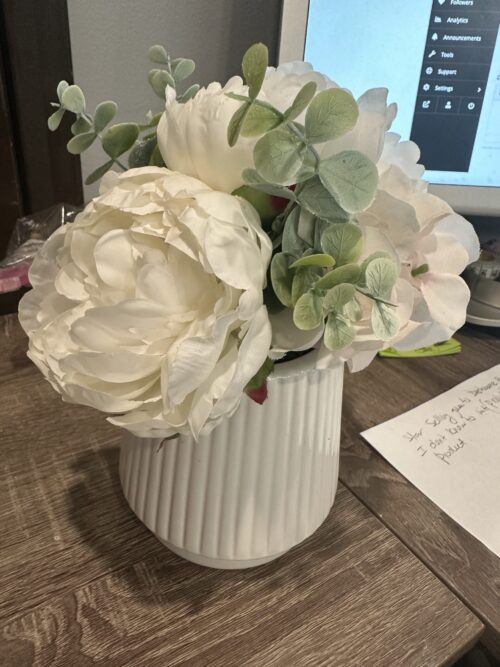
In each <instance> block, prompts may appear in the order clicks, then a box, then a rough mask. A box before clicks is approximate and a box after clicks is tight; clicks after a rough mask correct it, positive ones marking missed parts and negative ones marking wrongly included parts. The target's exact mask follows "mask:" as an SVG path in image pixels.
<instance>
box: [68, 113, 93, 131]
mask: <svg viewBox="0 0 500 667" xmlns="http://www.w3.org/2000/svg"><path fill="white" fill-rule="evenodd" d="M91 129H92V123H91V122H90V121H89V120H87V118H85V116H80V117H79V118H77V119H76V120H75V122H74V123H73V125H72V126H71V134H73V135H75V134H83V133H84V132H90V130H91Z"/></svg>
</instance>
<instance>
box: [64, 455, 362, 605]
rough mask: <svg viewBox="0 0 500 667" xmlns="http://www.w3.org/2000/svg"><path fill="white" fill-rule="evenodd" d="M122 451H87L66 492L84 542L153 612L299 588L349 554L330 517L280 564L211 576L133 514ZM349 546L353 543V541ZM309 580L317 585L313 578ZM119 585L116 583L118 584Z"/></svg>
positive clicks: (343, 528)
mask: <svg viewBox="0 0 500 667" xmlns="http://www.w3.org/2000/svg"><path fill="white" fill-rule="evenodd" d="M118 459H119V448H117V447H112V448H106V449H94V450H88V451H87V452H85V453H84V454H82V455H81V456H80V457H79V458H78V459H77V460H76V462H75V463H74V469H75V473H76V474H77V475H78V476H79V477H80V479H79V481H78V482H77V483H75V484H73V485H72V486H71V487H70V488H69V490H68V498H69V500H68V502H69V508H70V509H69V512H70V520H71V522H72V523H73V525H74V526H75V527H76V529H77V531H78V534H79V539H80V540H81V541H82V542H83V543H84V544H85V546H86V548H87V550H88V551H90V552H91V553H92V554H93V556H92V559H94V558H95V559H97V560H98V561H100V563H99V564H100V567H99V568H98V569H99V570H100V571H101V572H102V576H109V575H112V577H113V579H114V580H115V581H116V579H117V580H118V582H117V583H118V585H119V586H120V585H124V586H125V588H126V590H127V595H133V596H134V598H136V599H137V600H138V601H141V602H142V603H144V604H146V605H151V606H158V605H160V606H166V607H169V606H173V605H178V603H181V604H182V605H183V606H185V607H186V609H187V611H188V613H193V614H196V613H198V612H199V611H201V610H202V609H203V608H204V607H205V606H207V605H210V604H211V600H212V598H213V596H215V595H219V594H220V592H221V590H222V589H223V590H224V593H225V595H230V594H231V590H236V589H238V591H239V592H240V591H241V586H245V585H248V586H249V587H250V588H251V589H252V595H258V594H259V591H260V592H261V593H262V594H264V593H266V594H269V592H273V591H280V590H281V589H282V587H283V586H285V584H286V586H288V587H290V585H292V587H295V586H301V585H302V584H304V583H305V582H304V579H307V580H308V581H309V580H310V579H311V576H312V573H313V572H315V571H317V568H318V567H322V566H324V565H325V562H326V561H328V560H330V559H331V558H333V557H334V556H335V554H336V553H337V552H340V551H342V549H343V548H345V540H344V539H343V533H344V532H345V531H346V526H345V525H340V524H339V522H337V521H335V519H333V520H332V515H330V517H329V518H328V519H327V520H326V521H325V523H324V524H323V525H322V526H321V528H320V529H319V530H318V531H317V532H316V533H315V534H314V536H313V537H312V538H309V539H308V540H307V541H306V542H305V543H303V544H302V545H299V546H297V547H295V548H294V549H293V550H292V552H289V553H288V554H285V555H284V556H282V557H281V558H279V559H278V560H277V561H275V562H273V563H269V564H267V565H263V566H261V567H258V568H253V569H248V570H232V571H225V570H213V569H210V568H205V567H201V566H198V565H194V564H192V563H189V562H187V561H185V560H183V559H181V558H179V557H178V556H176V555H175V554H173V553H172V552H170V551H169V550H168V549H167V548H166V547H165V546H163V545H162V544H161V543H160V542H159V541H158V540H157V539H156V538H155V537H154V535H153V534H152V533H151V532H150V531H149V530H148V529H147V528H146V527H145V526H144V525H143V524H142V523H141V522H140V521H139V519H138V518H137V517H136V516H135V514H134V513H133V512H132V510H131V509H130V508H129V506H128V504H127V502H126V500H125V498H124V496H123V493H122V490H121V485H120V479H119V475H118ZM349 542H350V540H349ZM311 581H312V580H311ZM113 585H115V584H113Z"/></svg>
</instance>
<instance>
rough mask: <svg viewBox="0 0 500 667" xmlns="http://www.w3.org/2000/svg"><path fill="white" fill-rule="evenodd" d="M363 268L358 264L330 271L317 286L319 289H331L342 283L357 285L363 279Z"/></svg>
mask: <svg viewBox="0 0 500 667" xmlns="http://www.w3.org/2000/svg"><path fill="white" fill-rule="evenodd" d="M361 275H362V272H361V267H360V266H359V265H358V264H344V265H343V266H339V267H337V268H336V269H333V271H329V272H328V273H327V274H326V275H325V276H323V277H322V278H321V280H319V281H318V282H317V284H316V287H317V288H318V289H330V288H331V287H334V286H335V285H340V283H352V284H356V283H357V282H358V280H359V279H360V278H361Z"/></svg>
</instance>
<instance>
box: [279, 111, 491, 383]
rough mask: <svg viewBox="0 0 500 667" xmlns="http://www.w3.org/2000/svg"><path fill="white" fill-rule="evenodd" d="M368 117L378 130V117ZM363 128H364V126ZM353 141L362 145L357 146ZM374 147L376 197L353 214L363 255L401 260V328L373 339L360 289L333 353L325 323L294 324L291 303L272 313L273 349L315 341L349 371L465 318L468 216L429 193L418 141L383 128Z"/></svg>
mask: <svg viewBox="0 0 500 667" xmlns="http://www.w3.org/2000/svg"><path fill="white" fill-rule="evenodd" d="M373 123H374V132H375V134H377V132H378V121H377V119H375V118H374V119H373ZM366 131H367V135H368V134H369V132H368V128H366ZM357 148H358V150H361V151H363V147H362V145H358V147H357ZM379 152H380V155H379V159H378V161H377V168H378V172H379V182H378V189H377V193H376V196H375V198H374V200H373V202H372V203H371V204H370V206H369V207H368V208H367V209H366V210H365V211H363V212H361V213H360V214H358V215H357V216H356V217H357V222H358V223H359V224H360V227H361V229H362V231H363V237H364V239H363V240H364V250H363V255H362V257H361V259H364V258H366V257H367V256H368V255H370V254H371V253H374V252H377V251H382V252H385V253H386V254H388V255H390V256H391V258H392V259H393V260H394V261H395V262H396V264H397V265H398V266H399V278H398V280H397V282H396V285H395V287H394V290H393V293H392V295H391V302H392V303H394V304H395V305H396V313H397V315H398V319H399V322H400V329H399V332H398V333H397V334H396V336H394V338H392V339H391V340H388V341H382V340H379V339H378V338H377V337H376V336H375V334H374V332H373V329H372V325H371V309H372V302H370V300H369V299H367V298H365V297H363V296H361V295H358V298H359V301H360V304H361V306H362V313H363V315H362V317H361V319H360V320H359V322H356V323H354V329H355V331H356V338H355V339H354V341H353V343H352V344H351V345H350V346H349V347H348V348H346V349H343V350H341V351H340V352H331V351H330V350H328V349H327V348H326V347H325V345H324V343H323V342H322V333H323V327H319V328H318V329H315V330H313V331H301V330H300V329H297V327H295V325H294V324H293V320H292V314H291V310H286V311H284V312H283V313H280V314H279V315H277V316H276V315H273V316H271V322H272V326H273V349H272V352H271V355H272V356H275V357H280V356H282V355H283V354H284V353H285V352H286V351H289V350H304V349H308V348H309V347H313V346H315V347H317V348H319V351H320V353H319V355H318V357H317V365H318V366H319V367H326V366H328V365H330V364H332V363H334V362H336V361H338V360H339V359H342V360H344V361H347V362H348V365H349V367H350V369H351V370H352V371H358V370H362V369H363V368H365V367H366V366H367V365H368V364H369V363H370V362H371V361H372V359H373V357H375V355H376V354H377V352H378V351H379V350H381V349H384V348H387V347H396V348H397V349H399V350H412V349H416V348H420V347H424V346H426V345H432V344H434V343H438V342H441V341H444V340H447V339H448V338H450V336H452V335H453V334H454V333H455V331H457V329H459V328H460V327H461V326H462V325H463V324H464V322H465V314H466V307H467V304H468V301H469V297H470V293H469V288H468V287H467V285H466V283H465V282H464V281H463V279H462V278H460V274H461V273H462V271H463V270H464V269H465V267H466V266H467V265H468V264H469V263H470V262H473V261H475V259H477V257H478V256H479V241H478V238H477V235H476V233H475V231H474V229H473V227H472V225H471V224H470V223H469V222H468V221H467V220H465V219H464V218H462V217H461V216H460V215H457V214H456V213H454V212H453V210H452V208H451V207H450V206H449V205H448V204H447V203H446V202H444V201H443V200H442V199H440V198H439V197H436V196H434V195H432V194H430V193H429V192H427V183H426V182H425V181H423V180H422V179H421V176H422V174H423V172H424V168H423V167H422V165H419V164H418V160H419V157H420V151H419V149H418V147H417V146H416V144H414V143H413V142H411V141H404V142H401V141H400V137H399V136H398V135H396V134H393V133H390V132H388V133H387V134H386V138H385V143H384V146H383V149H382V150H380V151H379ZM419 269H420V271H419Z"/></svg>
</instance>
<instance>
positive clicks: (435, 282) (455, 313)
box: [420, 273, 470, 337]
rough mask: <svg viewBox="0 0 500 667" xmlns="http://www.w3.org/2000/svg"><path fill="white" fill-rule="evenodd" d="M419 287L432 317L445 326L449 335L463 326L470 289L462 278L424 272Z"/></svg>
mask: <svg viewBox="0 0 500 667" xmlns="http://www.w3.org/2000/svg"><path fill="white" fill-rule="evenodd" d="M420 289H421V292H422V295H423V297H424V299H425V301H426V303H427V306H428V308H429V312H430V314H431V317H432V319H433V320H434V321H435V322H437V323H438V324H441V325H442V326H444V327H447V328H448V329H449V336H451V335H452V333H454V332H455V331H456V330H457V329H459V328H460V327H461V326H463V324H464V323H465V312H466V308H467V304H468V303H469V299H470V291H469V288H468V287H467V285H466V284H465V282H464V281H463V280H462V278H459V277H458V276H453V275H449V274H435V273H425V274H423V276H422V280H421V287H420ZM449 336H448V337H449Z"/></svg>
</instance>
